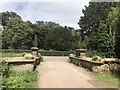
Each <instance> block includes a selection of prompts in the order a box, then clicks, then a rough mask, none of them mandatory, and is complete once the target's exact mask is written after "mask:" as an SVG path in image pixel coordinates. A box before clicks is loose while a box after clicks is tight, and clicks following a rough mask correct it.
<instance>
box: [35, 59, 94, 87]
mask: <svg viewBox="0 0 120 90" xmlns="http://www.w3.org/2000/svg"><path fill="white" fill-rule="evenodd" d="M43 59H44V62H42V63H41V64H40V65H39V66H38V68H37V70H38V72H39V76H40V77H39V80H38V86H39V88H94V85H92V84H91V83H90V80H91V79H92V78H91V77H90V76H89V74H87V73H86V72H85V71H84V70H83V69H82V68H80V67H77V66H75V65H73V64H71V63H68V57H43Z"/></svg>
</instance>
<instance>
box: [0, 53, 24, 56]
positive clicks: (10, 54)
mask: <svg viewBox="0 0 120 90" xmlns="http://www.w3.org/2000/svg"><path fill="white" fill-rule="evenodd" d="M22 54H23V53H15V52H12V53H11V52H7V53H0V55H1V56H2V57H19V56H22Z"/></svg>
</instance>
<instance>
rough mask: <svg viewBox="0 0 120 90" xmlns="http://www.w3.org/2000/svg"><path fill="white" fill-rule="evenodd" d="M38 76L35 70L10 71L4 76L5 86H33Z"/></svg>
mask: <svg viewBox="0 0 120 90" xmlns="http://www.w3.org/2000/svg"><path fill="white" fill-rule="evenodd" d="M37 78H38V72H37V71H33V72H30V71H23V72H11V73H10V75H9V76H8V77H7V78H4V84H3V85H4V87H5V88H35V86H36V82H37Z"/></svg>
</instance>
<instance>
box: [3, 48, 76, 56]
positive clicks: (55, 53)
mask: <svg viewBox="0 0 120 90" xmlns="http://www.w3.org/2000/svg"><path fill="white" fill-rule="evenodd" d="M24 52H25V53H31V50H18V49H3V50H2V53H24ZM39 53H40V54H41V55H42V56H68V55H69V54H71V53H74V51H50V50H39Z"/></svg>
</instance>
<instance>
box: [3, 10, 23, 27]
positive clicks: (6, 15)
mask: <svg viewBox="0 0 120 90" xmlns="http://www.w3.org/2000/svg"><path fill="white" fill-rule="evenodd" d="M14 17H18V18H21V17H20V16H19V15H17V13H15V12H12V11H11V12H8V11H6V12H2V25H3V26H6V24H7V22H8V21H9V20H10V19H12V18H14Z"/></svg>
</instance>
